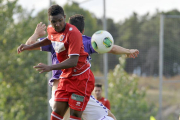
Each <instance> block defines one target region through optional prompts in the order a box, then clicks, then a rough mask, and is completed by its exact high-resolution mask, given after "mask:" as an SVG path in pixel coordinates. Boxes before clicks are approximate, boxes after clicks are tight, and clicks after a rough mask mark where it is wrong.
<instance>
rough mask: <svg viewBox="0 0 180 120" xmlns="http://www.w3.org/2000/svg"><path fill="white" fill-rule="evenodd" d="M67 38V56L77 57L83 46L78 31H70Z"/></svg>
mask: <svg viewBox="0 0 180 120" xmlns="http://www.w3.org/2000/svg"><path fill="white" fill-rule="evenodd" d="M68 37H69V40H68V43H69V48H68V55H79V54H80V50H81V47H82V44H83V43H82V35H81V33H80V32H79V31H72V32H71V33H70V34H69V36H68Z"/></svg>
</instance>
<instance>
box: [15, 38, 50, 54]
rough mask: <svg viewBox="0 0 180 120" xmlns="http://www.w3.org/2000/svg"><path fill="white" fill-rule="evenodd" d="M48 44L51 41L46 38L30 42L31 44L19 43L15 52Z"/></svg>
mask: <svg viewBox="0 0 180 120" xmlns="http://www.w3.org/2000/svg"><path fill="white" fill-rule="evenodd" d="M50 44H51V41H50V40H49V39H48V38H45V39H44V40H42V41H39V42H36V43H34V44H31V45H25V44H21V45H20V46H19V47H18V48H17V52H18V54H19V53H21V52H22V51H25V50H32V49H35V48H39V47H41V46H45V45H50Z"/></svg>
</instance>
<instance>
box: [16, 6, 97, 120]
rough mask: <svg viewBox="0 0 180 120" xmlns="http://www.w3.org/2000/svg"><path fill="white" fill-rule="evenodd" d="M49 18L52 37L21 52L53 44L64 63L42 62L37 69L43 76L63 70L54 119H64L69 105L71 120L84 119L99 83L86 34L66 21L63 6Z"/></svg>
mask: <svg viewBox="0 0 180 120" xmlns="http://www.w3.org/2000/svg"><path fill="white" fill-rule="evenodd" d="M48 16H49V21H50V22H51V25H49V26H48V28H47V32H48V37H47V38H45V39H44V40H42V41H40V42H37V43H34V44H32V45H21V46H20V47H19V48H18V53H20V52H22V51H24V50H30V49H34V48H37V47H40V46H45V45H49V44H51V43H52V45H53V47H54V50H55V52H56V56H57V59H58V60H59V62H60V63H59V64H56V65H50V66H48V65H45V64H43V63H39V64H38V65H37V66H34V68H36V69H37V71H39V72H40V73H43V72H49V71H51V70H62V74H61V76H60V83H59V85H58V89H57V90H56V92H55V107H54V111H53V112H52V114H51V120H62V119H63V117H62V116H64V114H65V112H66V110H67V108H68V106H69V107H70V119H73V120H81V115H82V112H83V111H84V109H85V107H86V105H87V102H88V100H89V97H90V95H91V93H92V91H93V89H94V81H95V80H94V75H93V74H92V72H91V70H90V64H89V62H88V61H87V56H88V53H86V52H85V51H84V46H83V43H82V34H81V33H80V31H79V30H78V29H77V28H76V27H75V26H73V25H71V24H68V23H66V22H65V18H66V16H65V15H64V10H63V8H62V7H61V6H59V5H53V6H51V7H50V8H49V9H48Z"/></svg>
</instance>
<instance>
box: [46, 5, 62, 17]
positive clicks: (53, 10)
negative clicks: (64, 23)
mask: <svg viewBox="0 0 180 120" xmlns="http://www.w3.org/2000/svg"><path fill="white" fill-rule="evenodd" d="M58 14H62V15H64V10H63V8H62V7H61V6H59V5H52V6H51V7H50V8H49V9H48V15H49V16H55V15H58Z"/></svg>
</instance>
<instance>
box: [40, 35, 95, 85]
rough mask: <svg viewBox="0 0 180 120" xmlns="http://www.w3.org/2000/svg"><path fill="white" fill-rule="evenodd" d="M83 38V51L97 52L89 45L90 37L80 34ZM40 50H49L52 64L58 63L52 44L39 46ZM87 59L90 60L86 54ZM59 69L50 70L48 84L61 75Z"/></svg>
mask: <svg viewBox="0 0 180 120" xmlns="http://www.w3.org/2000/svg"><path fill="white" fill-rule="evenodd" d="M82 38H83V44H84V51H85V52H87V53H88V54H89V55H90V54H92V53H97V52H96V51H95V50H94V49H93V47H92V46H91V37H88V36H85V35H82ZM43 39H44V38H40V39H39V40H43ZM41 51H47V52H51V59H52V64H53V65H54V64H57V63H59V61H58V59H57V57H56V52H55V51H54V48H53V46H52V45H46V46H42V47H41ZM87 59H88V60H91V57H90V56H88V58H87ZM61 72H62V71H61V70H52V77H51V78H50V79H49V85H50V86H52V84H53V81H54V80H55V79H59V76H60V75H61Z"/></svg>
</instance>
